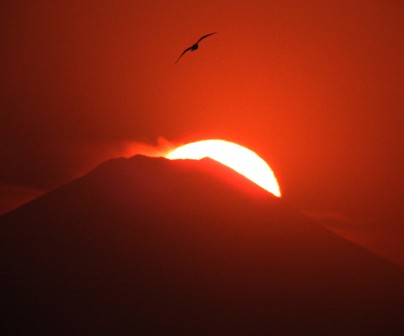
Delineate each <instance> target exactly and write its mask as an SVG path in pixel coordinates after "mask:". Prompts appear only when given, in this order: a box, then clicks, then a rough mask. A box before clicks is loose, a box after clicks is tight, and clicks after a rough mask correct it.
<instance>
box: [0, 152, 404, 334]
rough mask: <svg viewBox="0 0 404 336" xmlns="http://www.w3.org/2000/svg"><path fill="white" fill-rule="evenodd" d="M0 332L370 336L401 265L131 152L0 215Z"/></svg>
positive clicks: (244, 184) (177, 163)
mask: <svg viewBox="0 0 404 336" xmlns="http://www.w3.org/2000/svg"><path fill="white" fill-rule="evenodd" d="M0 247H1V254H0V255H1V270H2V272H3V273H2V277H1V278H2V288H4V289H6V292H5V293H4V295H3V296H2V301H3V303H4V305H3V306H4V307H6V309H5V311H4V313H3V316H4V317H6V318H5V321H6V323H5V324H4V326H3V328H4V329H5V330H4V333H3V334H7V332H10V331H13V332H14V333H15V331H19V332H25V333H28V334H29V333H33V332H34V331H35V332H37V331H40V332H41V333H42V334H49V335H54V334H60V333H67V334H86V335H88V334H116V333H120V334H156V335H161V334H172V333H175V334H187V335H189V334H204V335H206V334H210V335H211V334H220V335H223V334H255V335H257V334H262V335H267V334H268V333H274V334H296V333H310V334H313V333H321V334H344V335H349V334H367V333H371V332H375V331H376V332H379V331H380V332H381V331H383V332H385V333H387V334H388V333H389V332H392V331H393V330H394V329H395V328H397V327H399V326H400V324H401V316H398V314H397V312H398V310H399V308H400V307H401V308H402V302H403V299H404V289H403V285H402V284H403V283H404V273H403V270H402V269H401V268H400V267H398V266H396V265H393V264H391V263H389V262H387V261H385V260H383V259H382V258H379V257H377V256H375V255H373V254H372V253H370V252H367V251H365V250H363V249H362V248H360V247H358V246H356V245H354V244H352V243H350V242H348V241H346V240H344V239H342V238H340V237H338V236H336V235H335V234H333V233H331V232H329V231H328V230H326V229H324V228H323V227H322V226H320V225H318V224H317V223H314V222H312V221H311V220H309V219H308V218H306V217H305V216H303V215H302V214H300V213H299V212H297V211H296V210H293V209H292V208H291V207H289V206H287V205H286V204H285V202H283V200H282V199H278V198H276V197H274V196H272V195H271V194H269V193H268V192H266V191H264V190H263V189H261V188H260V187H257V186H256V185H255V184H253V183H252V182H250V181H249V180H247V179H246V178H244V177H243V176H241V175H239V174H237V173H235V172H234V171H232V170H231V169H229V168H227V167H225V166H223V165H221V164H219V163H218V162H216V161H213V160H211V159H202V160H199V161H194V160H174V161H170V160H167V159H165V158H150V157H145V156H140V155H137V156H134V157H131V158H128V159H123V158H119V159H113V160H110V161H107V162H105V163H103V164H101V165H100V166H98V167H97V168H96V169H94V170H93V171H91V172H90V173H88V174H86V175H85V176H82V177H81V178H79V179H77V180H74V181H72V182H70V183H68V184H66V185H65V186H62V187H61V188H58V189H56V190H54V191H52V192H50V193H48V194H46V195H44V196H43V197H40V198H39V199H37V200H35V201H34V202H31V203H30V204H27V205H26V206H23V207H21V208H19V209H17V210H15V211H13V212H11V213H9V214H7V215H5V216H2V217H0Z"/></svg>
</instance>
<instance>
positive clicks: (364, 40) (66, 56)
mask: <svg viewBox="0 0 404 336" xmlns="http://www.w3.org/2000/svg"><path fill="white" fill-rule="evenodd" d="M403 7H404V5H403V3H402V1H371V0H368V1H311V2H305V1H220V2H217V1H170V2H168V1H133V0H131V1H85V0H84V1H78V2H73V1H35V2H33V1H18V2H17V1H8V2H4V1H3V2H2V3H1V4H0V43H1V48H0V71H1V73H0V83H1V90H0V113H1V115H0V116H1V122H0V162H1V165H0V186H1V187H0V204H1V206H0V211H1V212H4V211H6V210H8V209H10V208H12V207H13V206H15V205H17V204H19V203H20V202H21V201H25V200H26V199H29V198H31V197H32V195H35V194H36V193H38V194H39V193H41V192H43V191H47V190H49V189H50V188H53V187H55V186H58V185H60V184H63V183H65V182H67V181H68V180H70V179H72V178H74V177H76V176H77V175H78V174H81V173H84V172H86V171H88V170H90V169H91V168H93V167H94V166H95V165H96V164H98V163H99V162H101V161H104V160H107V159H109V158H112V157H115V156H119V155H122V154H123V153H125V148H127V144H128V143H131V142H134V143H144V144H147V145H155V144H156V143H157V139H158V138H159V137H163V138H165V139H167V140H168V141H169V142H173V143H183V142H188V141H193V140H200V139H206V138H223V139H227V140H230V141H234V142H236V143H239V144H242V145H245V146H247V147H249V148H250V149H252V150H254V151H256V152H257V153H258V154H259V155H261V156H262V157H263V158H264V159H265V160H266V161H267V162H268V163H269V164H270V165H271V166H272V168H273V170H274V171H275V174H276V175H277V177H278V179H279V182H280V185H281V189H282V193H283V195H284V197H285V199H287V200H288V201H290V202H291V203H293V204H294V205H295V206H297V207H298V208H300V209H302V210H305V211H310V212H316V213H322V212H324V213H330V212H332V213H336V214H338V216H344V217H347V218H350V219H354V220H358V221H360V222H361V223H362V222H365V223H366V222H372V223H375V222H376V223H380V224H376V226H377V225H379V227H378V229H379V230H382V231H384V232H386V234H387V235H389V234H390V236H392V235H394V236H400V237H404V229H403V226H404V213H403V207H402V202H403V197H402V190H403V187H404V183H403V182H404V181H403V174H402V169H403V166H404V165H403V164H404V156H403V148H404V144H403V136H402V134H403V129H402V128H403V119H404V118H403V111H402V110H403V106H404V101H403V100H404V98H403V95H402V88H403V84H404V83H403V80H404V79H403V78H404V76H403V59H404V49H403V43H402V36H403V31H404V29H403V28H404V27H403V25H404V14H403V13H404V8H403ZM214 31H217V32H218V34H217V35H214V36H212V37H209V39H206V40H204V41H203V42H202V43H201V45H200V49H199V50H197V51H196V52H193V53H188V54H187V55H185V56H184V57H183V59H181V61H180V62H179V63H178V64H177V65H174V62H175V60H176V59H177V58H178V56H179V54H180V53H181V52H182V51H183V50H184V49H185V48H186V47H188V46H190V45H192V44H193V43H194V42H195V41H196V40H197V39H198V38H199V37H200V36H202V35H204V34H207V33H210V32H214ZM372 225H373V227H374V226H375V224H372Z"/></svg>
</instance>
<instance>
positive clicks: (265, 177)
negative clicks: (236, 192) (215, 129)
mask: <svg viewBox="0 0 404 336" xmlns="http://www.w3.org/2000/svg"><path fill="white" fill-rule="evenodd" d="M165 157H166V158H167V159H171V160H176V159H192V160H200V159H202V158H205V157H209V158H211V159H213V160H216V161H218V162H220V163H222V164H224V165H226V166H228V167H230V168H232V169H233V170H235V171H236V172H238V173H239V174H241V175H244V176H245V177H246V178H248V179H249V180H251V181H252V182H254V183H256V184H257V185H259V186H260V187H261V188H264V189H265V190H267V191H268V192H270V193H271V194H274V195H275V196H277V197H280V196H281V192H280V189H279V184H278V181H277V180H276V178H275V175H274V173H273V171H272V169H271V168H270V167H269V165H268V164H267V163H266V162H265V161H264V160H263V159H261V158H260V157H259V156H258V155H257V154H255V153H254V152H253V151H251V150H249V149H248V148H245V147H243V146H240V145H237V144H235V143H233V142H229V141H225V140H202V141H197V142H192V143H189V144H187V145H184V146H180V147H178V148H176V149H174V150H173V151H171V152H169V153H168V154H166V156H165Z"/></svg>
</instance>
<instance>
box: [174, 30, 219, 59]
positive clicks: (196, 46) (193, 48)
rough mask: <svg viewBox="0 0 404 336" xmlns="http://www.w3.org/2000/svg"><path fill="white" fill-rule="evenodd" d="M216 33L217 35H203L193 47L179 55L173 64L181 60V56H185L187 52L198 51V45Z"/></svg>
mask: <svg viewBox="0 0 404 336" xmlns="http://www.w3.org/2000/svg"><path fill="white" fill-rule="evenodd" d="M216 33H217V32H214V33H210V34H206V35H203V36H202V37H201V38H200V39H199V40H198V41H197V42H196V43H195V44H194V45H192V46H191V47H189V48H187V49H185V50H184V51H183V52H182V54H181V55H180V57H178V59H177V61H176V62H175V64H177V63H178V61H179V60H180V59H181V57H182V56H184V54H185V53H186V52H187V51H194V50H196V49H198V48H199V45H198V43H199V42H201V41H202V40H203V39H204V38H206V37H208V36H210V35H213V34H216Z"/></svg>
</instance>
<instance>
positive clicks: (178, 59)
mask: <svg viewBox="0 0 404 336" xmlns="http://www.w3.org/2000/svg"><path fill="white" fill-rule="evenodd" d="M191 49H192V47H189V48H187V49H185V50H184V51H183V52H182V54H181V55H180V57H178V59H177V60H176V61H175V64H177V63H178V61H179V60H180V58H181V57H182V56H184V54H185V53H186V52H187V51H189V50H191Z"/></svg>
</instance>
